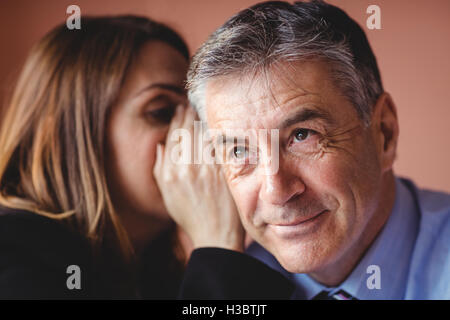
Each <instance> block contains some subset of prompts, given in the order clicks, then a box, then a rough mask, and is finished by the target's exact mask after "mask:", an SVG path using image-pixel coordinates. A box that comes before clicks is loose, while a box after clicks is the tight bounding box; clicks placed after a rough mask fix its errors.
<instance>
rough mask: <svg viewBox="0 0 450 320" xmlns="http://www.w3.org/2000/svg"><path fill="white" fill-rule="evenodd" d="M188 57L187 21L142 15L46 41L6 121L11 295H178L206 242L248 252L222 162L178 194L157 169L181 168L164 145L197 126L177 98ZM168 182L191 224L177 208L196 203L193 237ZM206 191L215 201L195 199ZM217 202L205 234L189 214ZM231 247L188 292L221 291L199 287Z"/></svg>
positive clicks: (3, 256)
mask: <svg viewBox="0 0 450 320" xmlns="http://www.w3.org/2000/svg"><path fill="white" fill-rule="evenodd" d="M188 59H189V53H188V49H187V47H186V45H185V43H184V42H183V40H182V39H181V38H180V37H179V36H178V35H177V34H176V33H175V32H174V31H173V30H171V29H169V28H168V27H166V26H164V25H162V24H159V23H156V22H154V21H151V20H149V19H147V18H142V17H134V16H120V17H105V18H83V28H82V29H81V30H68V29H67V28H66V27H65V25H61V26H58V27H57V28H55V29H54V30H53V31H51V32H50V33H49V34H47V35H46V36H45V37H44V38H43V39H42V40H41V41H40V42H39V43H38V44H37V45H36V46H35V47H34V48H33V49H32V51H31V53H30V55H29V57H28V59H27V61H26V63H25V66H24V68H23V71H22V73H21V75H20V78H19V80H18V83H17V86H16V89H15V91H14V93H13V96H12V99H11V103H10V105H9V107H8V109H7V112H6V114H5V117H4V119H3V121H2V124H1V126H0V298H174V297H176V296H177V294H178V290H179V287H180V283H181V281H182V276H183V272H184V268H185V264H186V262H187V257H188V255H189V252H190V250H191V249H192V248H198V247H204V246H213V247H218V246H219V247H222V248H229V249H234V250H238V251H242V250H243V244H242V243H243V230H242V227H241V226H240V222H239V219H238V216H237V213H236V211H237V210H236V208H235V207H234V204H233V202H232V200H231V197H230V195H229V193H228V191H227V189H226V186H225V184H224V183H223V179H222V177H221V176H219V175H218V174H217V173H218V171H216V170H215V169H212V168H209V169H206V170H203V171H202V172H203V175H202V177H203V178H204V179H203V180H202V181H203V183H202V184H201V185H199V184H197V185H195V184H194V185H193V184H191V183H190V182H192V181H193V180H191V181H187V182H186V181H185V182H184V184H183V183H182V185H183V187H181V188H182V189H178V191H180V190H181V191H180V192H178V193H177V194H179V197H178V198H177V197H176V196H174V195H172V197H168V196H167V194H170V188H171V187H173V185H172V184H171V183H169V182H168V181H166V182H167V183H166V182H165V179H164V176H163V175H162V174H161V175H157V177H158V183H157V182H156V179H155V177H154V175H153V171H154V170H156V169H157V170H156V172H159V171H160V172H166V173H167V172H168V171H170V170H174V167H173V166H171V165H170V164H168V161H167V160H166V161H164V162H163V161H162V160H161V159H162V157H163V153H162V149H161V148H160V153H159V156H158V157H159V159H160V160H159V164H158V166H157V167H155V161H156V150H157V145H164V144H165V143H166V139H167V136H168V134H169V133H170V132H169V131H172V130H174V129H176V128H178V127H186V128H191V127H192V121H193V120H194V117H195V114H194V112H193V111H192V109H191V108H186V107H178V108H177V106H179V105H184V104H185V102H186V95H185V91H184V80H185V74H186V71H187V67H188ZM175 113H176V116H175V117H174V115H175ZM172 118H174V119H172ZM191 173H192V171H191ZM166 180H167V179H166ZM158 184H159V186H160V187H161V188H162V189H163V190H164V193H165V194H166V196H165V198H166V200H167V201H168V202H169V203H168V204H169V205H168V207H171V210H172V211H173V210H175V211H176V214H177V217H178V220H180V219H179V217H180V208H177V204H178V206H179V205H180V204H182V206H180V207H181V210H182V211H183V212H181V216H183V215H185V216H186V217H189V216H190V215H191V214H192V213H193V212H196V216H193V217H192V219H191V220H189V219H187V220H185V221H181V223H182V225H183V226H185V227H187V229H188V233H189V234H190V237H191V238H192V243H193V245H192V244H191V239H189V237H187V236H186V235H184V233H183V232H181V231H180V230H179V229H177V228H176V226H175V224H174V223H173V222H172V220H171V219H170V216H169V214H168V211H167V209H166V205H165V204H164V201H163V197H162V196H161V192H160V189H159V188H158ZM211 185H215V186H216V188H215V190H216V191H215V194H211V188H210V187H209V186H211ZM191 186H194V188H193V189H192V188H191ZM178 187H179V186H178ZM183 188H184V189H183ZM196 188H197V189H196ZM188 190H190V191H192V193H191V194H189V192H186V191H188ZM193 194H195V197H197V198H199V199H202V198H205V197H212V198H213V199H215V201H214V202H208V201H206V202H203V204H202V205H201V206H200V208H199V207H198V206H197V207H195V206H194V201H195V199H192V197H188V196H186V195H191V196H192V195H193ZM217 211H221V212H220V215H216V216H217V217H219V219H216V220H214V219H213V220H208V218H205V219H206V220H203V222H205V223H203V224H201V223H198V222H197V223H196V224H195V225H196V226H199V227H200V226H203V228H202V229H201V230H200V229H198V228H197V229H198V230H196V229H195V228H191V227H190V226H192V225H193V224H192V223H186V221H191V222H192V221H195V218H196V217H199V215H202V213H203V216H202V217H207V216H208V214H209V215H210V214H211V212H217ZM213 217H214V216H213ZM193 219H194V220H193ZM208 221H209V222H208ZM210 226H214V228H210ZM227 226H228V227H227ZM228 234H232V235H233V237H232V238H226V237H222V235H228ZM215 239H218V240H217V241H216V240H215ZM205 253H206V260H205V259H204V257H205ZM214 255H216V256H217V255H219V256H220V258H217V259H216V258H214ZM226 255H227V252H225V253H224V252H219V253H217V252H211V251H209V252H208V250H206V251H205V250H203V251H202V252H200V253H198V254H196V255H195V257H196V260H194V261H193V263H191V264H190V265H189V269H188V271H189V272H188V274H189V275H191V276H190V277H188V279H187V280H185V283H184V285H183V288H184V289H183V290H184V291H182V293H181V296H182V297H183V296H186V297H193V296H194V297H202V295H205V294H206V295H207V294H208V290H216V288H209V287H205V288H202V287H201V286H200V287H198V286H196V285H192V283H195V282H196V280H198V277H197V276H196V274H197V273H198V271H199V270H200V273H201V274H203V275H204V274H208V271H205V270H207V269H208V263H209V262H210V261H212V260H215V261H218V259H225V258H226ZM202 257H203V258H202ZM211 259H212V260H211ZM237 259H241V257H237ZM244 259H246V258H244ZM227 261H228V260H227ZM191 262H192V261H191ZM254 263H256V262H255V261H250V262H249V264H248V266H249V268H251V267H252V266H253V264H254ZM234 265H235V266H236V264H234ZM202 268H203V269H202ZM205 268H206V269H205ZM229 269H230V268H229ZM215 276H217V274H216V275H214V272H212V275H209V276H208V277H215ZM219 277H223V276H222V275H219ZM255 279H256V278H255ZM219 282H220V281H219ZM198 290H200V291H198ZM202 290H203V291H202ZM219 291H220V290H219ZM238 292H239V291H238ZM222 297H226V296H222Z"/></svg>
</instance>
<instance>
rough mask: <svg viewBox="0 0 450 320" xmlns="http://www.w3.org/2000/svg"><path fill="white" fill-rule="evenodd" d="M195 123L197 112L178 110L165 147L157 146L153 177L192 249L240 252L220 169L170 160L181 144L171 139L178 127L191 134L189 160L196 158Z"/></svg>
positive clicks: (237, 224)
mask: <svg viewBox="0 0 450 320" xmlns="http://www.w3.org/2000/svg"><path fill="white" fill-rule="evenodd" d="M194 120H196V113H195V111H194V110H193V109H192V108H191V107H187V108H183V107H182V106H178V107H177V111H176V113H175V116H174V118H173V119H172V122H171V124H170V128H169V133H168V135H167V141H166V145H165V146H162V145H158V147H157V151H156V163H155V167H154V176H155V178H156V181H157V184H158V186H159V189H160V191H161V194H162V197H163V199H164V202H165V205H166V208H167V210H168V211H169V214H170V215H171V216H172V218H173V219H174V220H175V222H176V223H177V224H178V225H179V226H181V227H182V228H183V229H184V231H185V232H186V233H187V234H188V235H189V237H190V238H191V240H192V242H193V245H194V248H199V247H220V248H225V249H231V250H236V251H241V252H242V251H243V249H244V238H245V233H244V229H243V227H242V224H241V221H240V218H239V214H238V210H237V208H236V205H235V203H234V200H233V198H232V196H231V194H230V192H229V190H228V187H227V185H226V181H225V178H224V176H223V174H222V169H221V167H220V166H219V165H217V164H205V163H203V161H201V162H202V163H201V164H193V163H190V164H176V163H174V161H173V160H174V159H171V156H172V155H173V153H174V152H175V151H176V149H174V148H177V149H181V146H180V143H179V142H178V141H173V140H172V139H171V138H172V137H171V136H172V133H173V132H174V130H176V129H179V128H181V129H186V130H187V132H189V133H190V135H189V139H191V141H190V142H191V143H190V147H191V152H192V158H191V159H195V158H194V154H193V152H194V147H193V141H199V139H198V137H194V129H193V128H194ZM185 132H186V131H185ZM197 134H198V133H197ZM194 139H195V140H194ZM196 149H198V148H196Z"/></svg>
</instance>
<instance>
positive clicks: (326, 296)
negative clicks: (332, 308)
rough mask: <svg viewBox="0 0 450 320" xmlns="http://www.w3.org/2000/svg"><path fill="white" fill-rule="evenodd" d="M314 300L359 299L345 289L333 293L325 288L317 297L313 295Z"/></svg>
mask: <svg viewBox="0 0 450 320" xmlns="http://www.w3.org/2000/svg"><path fill="white" fill-rule="evenodd" d="M312 300H358V299H356V298H355V297H353V296H352V295H350V294H348V293H347V292H345V291H344V290H339V291H338V292H335V293H333V294H331V293H330V292H328V291H326V290H323V291H321V292H320V293H319V294H317V295H316V296H315V297H313V298H312Z"/></svg>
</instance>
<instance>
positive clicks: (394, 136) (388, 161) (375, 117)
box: [371, 92, 399, 172]
mask: <svg viewBox="0 0 450 320" xmlns="http://www.w3.org/2000/svg"><path fill="white" fill-rule="evenodd" d="M371 127H372V130H373V131H372V132H373V137H374V139H375V143H376V146H377V151H378V156H379V159H380V165H381V168H382V171H383V172H386V171H389V170H390V169H392V166H393V164H394V160H395V157H396V153H397V141H398V135H399V126H398V119H397V109H396V107H395V104H394V102H393V101H392V98H391V96H390V95H389V94H388V93H386V92H384V93H383V94H381V95H380V97H379V98H378V100H377V102H376V104H375V105H374V109H373V112H372V122H371Z"/></svg>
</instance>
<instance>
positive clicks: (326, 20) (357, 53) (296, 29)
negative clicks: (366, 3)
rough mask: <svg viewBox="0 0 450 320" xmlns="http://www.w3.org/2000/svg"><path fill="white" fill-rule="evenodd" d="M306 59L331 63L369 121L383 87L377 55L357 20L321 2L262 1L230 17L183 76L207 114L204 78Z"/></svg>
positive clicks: (345, 90) (334, 74) (348, 95)
mask: <svg viewBox="0 0 450 320" xmlns="http://www.w3.org/2000/svg"><path fill="white" fill-rule="evenodd" d="M306 59H319V60H324V61H326V62H327V63H329V66H330V71H331V75H332V77H333V81H334V83H335V85H336V86H337V87H338V88H339V89H340V90H341V92H342V94H343V95H344V96H345V97H346V98H347V99H349V101H350V102H351V103H352V104H353V105H354V107H355V108H356V111H357V112H358V115H359V117H360V118H361V120H363V122H364V124H365V125H366V126H367V125H369V124H370V118H371V113H372V108H373V105H374V104H375V103H376V101H377V99H378V97H379V96H380V94H381V93H382V92H383V86H382V83H381V78H380V73H379V70H378V66H377V62H376V58H375V56H374V54H373V52H372V50H371V48H370V45H369V43H368V41H367V38H366V36H365V34H364V31H363V30H362V29H361V28H360V27H359V25H358V24H357V23H356V22H355V21H354V20H352V19H351V18H350V17H349V16H348V15H347V14H346V13H345V12H344V11H342V10H341V9H339V8H337V7H335V6H332V5H329V4H327V3H325V2H323V1H313V2H296V3H294V4H289V3H287V2H264V3H260V4H257V5H254V6H252V7H250V8H248V9H245V10H243V11H241V12H239V13H238V14H236V15H235V16H233V17H232V18H230V19H229V20H228V21H227V22H226V23H225V24H224V25H223V26H222V27H220V28H219V29H217V30H216V31H215V32H214V33H213V34H212V35H211V36H210V37H209V38H208V40H207V41H206V42H205V43H204V44H203V45H202V46H201V47H200V49H199V50H198V51H197V53H196V54H195V56H194V57H193V60H192V63H191V66H190V69H189V72H188V80H187V88H188V96H189V100H190V103H191V104H192V105H193V107H194V108H195V109H196V110H197V112H198V113H199V115H200V117H201V118H202V119H205V101H204V100H205V88H206V83H207V81H208V80H212V79H213V78H218V77H222V76H227V75H236V74H237V75H244V74H248V73H251V72H256V71H257V70H260V71H261V70H266V69H267V68H268V67H270V66H273V65H275V64H276V63H277V62H284V61H287V62H290V61H292V62H294V61H304V60H306Z"/></svg>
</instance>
